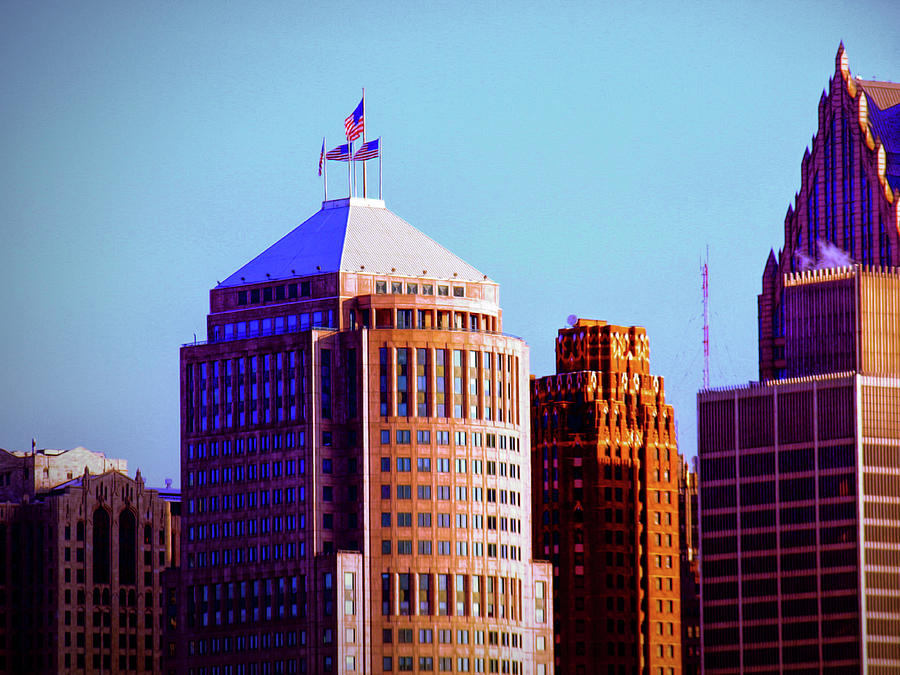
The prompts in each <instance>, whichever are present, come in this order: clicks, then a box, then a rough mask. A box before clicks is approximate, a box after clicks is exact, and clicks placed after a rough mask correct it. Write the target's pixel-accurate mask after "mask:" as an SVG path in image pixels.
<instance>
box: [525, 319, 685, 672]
mask: <svg viewBox="0 0 900 675" xmlns="http://www.w3.org/2000/svg"><path fill="white" fill-rule="evenodd" d="M649 359H650V346H649V342H648V340H647V334H646V331H645V330H644V329H643V328H640V327H634V326H632V327H622V326H613V325H608V324H606V323H605V322H603V321H592V320H586V319H579V320H578V321H577V322H576V323H575V324H574V325H573V326H572V327H571V328H564V329H561V330H560V331H559V337H558V338H557V341H556V375H550V376H547V377H541V378H538V379H536V380H534V381H533V382H532V385H531V388H532V408H531V410H532V420H531V424H532V442H533V446H532V453H531V464H532V481H533V482H534V485H535V492H534V495H535V500H534V508H533V513H534V516H533V518H534V523H535V527H534V547H535V551H537V552H538V553H539V554H542V555H543V556H544V557H546V558H549V559H550V560H551V561H552V563H553V594H554V595H553V597H554V604H555V607H554V613H555V616H556V620H555V625H554V629H555V634H556V662H557V668H556V672H557V673H560V674H566V675H568V674H572V675H576V674H577V675H585V674H594V675H596V674H597V673H603V674H604V675H606V674H608V675H632V674H637V673H641V674H648V675H649V674H653V675H657V674H658V673H662V674H663V675H672V674H673V673H680V672H681V670H682V653H681V649H682V647H681V644H682V630H681V604H680V594H681V580H680V569H681V563H680V556H679V550H680V547H679V499H678V495H679V478H680V468H681V458H680V457H679V455H678V448H677V443H676V436H675V415H674V411H673V409H672V406H670V405H667V404H666V402H665V392H664V387H663V380H662V378H660V377H657V376H654V375H651V373H650V360H649Z"/></svg>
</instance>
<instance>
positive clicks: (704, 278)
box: [700, 244, 709, 389]
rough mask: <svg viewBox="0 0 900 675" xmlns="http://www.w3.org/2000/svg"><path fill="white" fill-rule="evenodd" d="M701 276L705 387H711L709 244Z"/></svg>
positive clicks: (701, 268) (702, 264)
mask: <svg viewBox="0 0 900 675" xmlns="http://www.w3.org/2000/svg"><path fill="white" fill-rule="evenodd" d="M700 278H701V281H702V286H703V388H704V389H709V244H707V245H706V259H705V260H703V261H702V263H701V264H700Z"/></svg>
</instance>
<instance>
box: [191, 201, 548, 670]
mask: <svg viewBox="0 0 900 675" xmlns="http://www.w3.org/2000/svg"><path fill="white" fill-rule="evenodd" d="M207 329H208V341H207V342H205V343H195V344H189V345H185V346H184V347H183V348H182V351H181V390H182V397H181V433H182V442H181V452H182V489H183V496H184V503H185V510H184V511H185V513H184V517H185V521H184V526H183V532H184V537H183V542H184V545H183V556H184V557H183V561H182V572H181V574H182V576H181V614H180V619H179V621H180V625H179V630H180V632H181V634H182V635H183V639H182V642H181V644H180V645H179V651H178V655H177V659H178V662H179V669H180V671H183V672H186V673H191V674H192V675H241V674H250V673H293V672H310V673H313V672H316V673H319V672H375V673H382V672H393V671H400V672H403V671H407V672H432V671H437V672H507V673H539V674H541V675H544V674H546V673H548V672H550V669H551V668H552V660H553V645H552V640H553V633H552V626H553V618H552V603H551V602H550V585H551V584H550V580H551V577H550V569H549V565H547V564H546V563H536V562H533V561H532V559H531V556H532V551H531V517H530V516H531V475H530V472H529V470H528V454H527V450H528V447H529V412H528V388H527V387H528V376H527V374H528V351H527V347H526V346H525V344H524V343H523V342H522V341H521V340H520V339H518V338H515V337H511V336H507V335H504V334H503V333H502V332H501V311H500V306H499V287H498V285H497V283H496V282H494V281H492V280H491V279H489V278H488V277H487V276H486V275H484V274H482V273H481V272H479V271H478V270H476V269H475V268H474V267H472V266H471V265H469V264H468V263H466V262H464V261H463V260H461V259H460V258H459V257H457V256H456V255H454V254H453V253H451V252H450V251H448V250H447V249H445V248H443V247H442V246H440V245H439V244H437V243H436V242H434V241H433V240H432V239H430V238H429V237H427V236H425V235H424V234H423V233H422V232H420V231H419V230H417V229H415V228H414V227H412V226H411V225H410V224H408V223H407V222H405V221H404V220H402V219H401V218H399V217H397V216H396V215H394V214H393V213H392V212H391V211H389V210H387V209H386V208H385V206H384V202H382V201H380V200H371V199H357V198H352V199H341V200H333V201H326V202H324V203H323V205H322V208H321V210H319V211H318V212H317V213H315V214H314V215H313V216H312V217H310V218H309V219H308V220H306V221H305V222H304V223H302V224H301V225H300V226H298V227H297V228H296V229H295V230H293V231H292V232H290V233H289V234H287V235H286V236H285V237H283V238H282V239H281V240H280V241H278V242H277V243H275V244H274V245H273V246H271V247H270V248H269V249H267V250H266V251H264V252H263V253H262V254H260V255H259V256H257V257H256V258H254V259H253V260H251V261H250V262H249V263H247V264H246V265H245V266H243V267H242V268H240V269H239V270H238V271H237V272H235V273H234V274H232V275H231V276H229V277H228V278H226V279H225V281H224V282H222V283H220V284H219V285H218V286H216V287H215V288H214V289H212V291H211V292H210V313H209V315H208V317H207Z"/></svg>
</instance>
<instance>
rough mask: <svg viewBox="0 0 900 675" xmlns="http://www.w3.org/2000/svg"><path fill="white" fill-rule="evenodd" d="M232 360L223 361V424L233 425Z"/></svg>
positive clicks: (229, 426) (228, 426) (231, 426)
mask: <svg viewBox="0 0 900 675" xmlns="http://www.w3.org/2000/svg"><path fill="white" fill-rule="evenodd" d="M233 371H234V361H233V360H231V359H228V360H227V361H225V426H226V427H227V428H229V429H231V428H233V427H234V378H233V377H232V375H233Z"/></svg>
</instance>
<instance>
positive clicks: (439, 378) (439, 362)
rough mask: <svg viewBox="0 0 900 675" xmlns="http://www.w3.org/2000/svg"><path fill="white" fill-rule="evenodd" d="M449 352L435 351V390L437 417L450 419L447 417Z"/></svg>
mask: <svg viewBox="0 0 900 675" xmlns="http://www.w3.org/2000/svg"><path fill="white" fill-rule="evenodd" d="M446 361H447V352H446V351H445V350H443V349H435V350H434V389H435V411H434V414H435V416H436V417H448V415H447V366H446Z"/></svg>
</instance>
